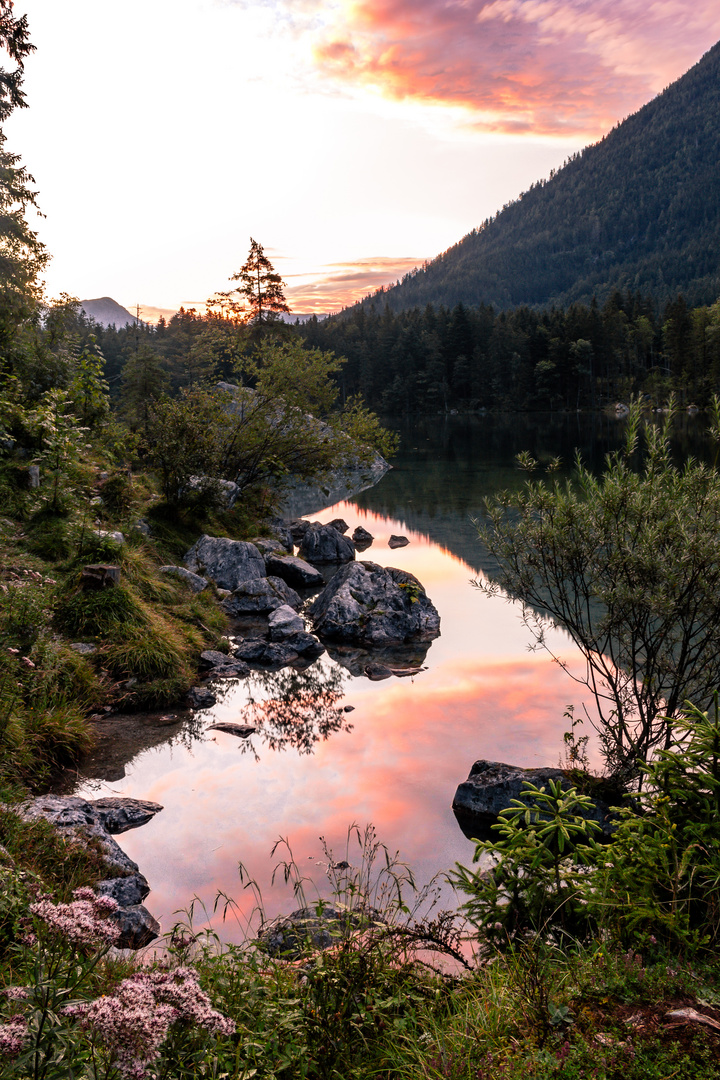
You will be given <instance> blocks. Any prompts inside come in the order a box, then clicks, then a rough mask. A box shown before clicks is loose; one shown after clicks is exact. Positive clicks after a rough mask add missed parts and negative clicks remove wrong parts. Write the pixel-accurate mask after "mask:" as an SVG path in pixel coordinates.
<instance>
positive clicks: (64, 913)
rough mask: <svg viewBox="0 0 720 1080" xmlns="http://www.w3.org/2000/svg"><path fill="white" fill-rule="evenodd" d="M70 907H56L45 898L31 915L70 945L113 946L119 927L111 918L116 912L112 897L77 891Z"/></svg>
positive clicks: (58, 905) (88, 891)
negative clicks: (70, 942) (72, 943)
mask: <svg viewBox="0 0 720 1080" xmlns="http://www.w3.org/2000/svg"><path fill="white" fill-rule="evenodd" d="M73 896H74V898H75V899H74V900H73V901H72V902H71V903H70V904H53V903H52V902H51V901H50V900H48V899H46V898H43V899H40V900H37V901H36V902H35V903H34V904H31V905H30V911H31V912H32V914H33V915H36V916H37V917H38V918H39V919H42V921H43V922H44V923H45V924H46V926H48V927H49V929H50V930H52V931H54V932H55V933H57V934H60V935H61V936H62V937H64V938H65V939H66V940H68V941H72V942H74V943H75V944H77V945H113V944H114V943H115V942H116V941H117V939H118V937H119V936H120V927H119V926H118V925H117V923H115V922H113V921H112V920H111V919H109V918H108V916H111V915H112V914H113V913H114V912H115V911H117V908H118V903H117V900H114V899H113V898H112V897H111V896H98V894H97V893H96V892H93V890H92V889H89V888H87V887H83V888H81V889H75V891H74V893H73Z"/></svg>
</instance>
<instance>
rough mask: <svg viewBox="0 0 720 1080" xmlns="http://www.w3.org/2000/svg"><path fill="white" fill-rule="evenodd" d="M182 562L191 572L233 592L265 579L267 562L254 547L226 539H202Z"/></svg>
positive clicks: (216, 537) (245, 542)
mask: <svg viewBox="0 0 720 1080" xmlns="http://www.w3.org/2000/svg"><path fill="white" fill-rule="evenodd" d="M183 562H184V563H185V566H186V567H187V568H188V570H192V571H193V573H195V574H200V575H201V576H204V577H208V578H210V580H211V581H214V582H215V584H216V585H219V586H220V588H221V589H230V591H231V592H234V591H235V590H236V589H237V588H239V587H240V585H242V584H243V583H244V582H246V581H255V580H259V579H260V578H264V577H265V560H264V559H263V557H262V555H261V554H260V552H259V551H258V549H257V548H256V547H255V545H254V544H249V543H247V541H245V540H228V539H227V537H224V536H201V537H200V539H199V540H198V541H197V543H195V544H193V546H192V547H191V548H190V550H189V551H188V552H187V554H186V555H185V558H184V559H183Z"/></svg>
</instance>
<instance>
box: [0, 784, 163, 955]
mask: <svg viewBox="0 0 720 1080" xmlns="http://www.w3.org/2000/svg"><path fill="white" fill-rule="evenodd" d="M8 809H10V810H12V812H13V813H14V814H17V815H18V816H19V817H22V818H23V819H24V820H25V821H37V820H39V819H43V820H45V821H49V822H50V823H51V824H52V825H53V826H54V828H55V829H57V831H58V832H59V833H60V835H61V836H67V837H68V838H72V839H74V840H80V841H81V842H82V841H86V840H93V841H95V842H97V843H98V844H99V845H100V847H101V849H102V851H103V858H104V861H105V862H106V863H107V864H108V866H110V867H111V868H112V869H113V870H114V871H116V872H117V873H118V874H119V876H117V877H112V878H104V879H103V880H102V881H99V882H98V883H97V884H96V885H95V886H94V889H95V891H96V892H97V893H100V894H102V895H105V896H112V897H113V899H115V900H117V902H118V905H119V907H118V909H117V911H116V912H114V913H113V915H112V916H111V918H112V919H113V920H114V921H115V922H117V923H118V925H119V927H120V937H119V939H118V941H117V943H116V944H117V946H118V948H121V949H141V948H143V947H144V946H145V945H148V944H149V943H150V942H151V941H154V940H155V938H157V937H158V936H159V934H160V924H159V923H158V922H157V921H156V920H155V919H154V918H153V916H152V915H151V914H150V912H149V911H148V910H147V908H146V907H143V905H142V901H143V900H144V899H145V897H146V896H147V894H148V892H149V891H150V889H149V886H148V883H147V881H146V879H145V877H144V876H143V875H142V874H141V873H139V870H138V866H137V863H135V862H133V861H132V859H131V858H130V857H129V856H128V855H126V854H125V852H124V851H123V850H122V849H121V848H120V847H119V846H118V844H117V841H116V840H114V839H113V834H115V833H122V832H127V830H128V829H137V828H139V827H140V826H141V825H145V824H146V822H148V821H150V819H151V818H153V817H154V816H155V814H157V813H159V811H160V810H162V806H160V804H159V803H153V802H148V801H146V800H144V799H126V798H114V797H107V798H103V799H94V800H86V799H81V798H79V797H77V796H74V795H67V796H60V795H41V796H38V797H37V798H35V799H30V800H27V801H26V802H24V803H20V804H18V805H15V806H12V807H9V808H8Z"/></svg>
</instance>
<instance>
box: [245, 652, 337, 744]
mask: <svg viewBox="0 0 720 1080" xmlns="http://www.w3.org/2000/svg"><path fill="white" fill-rule="evenodd" d="M246 688H247V692H248V703H247V705H246V706H245V708H244V709H243V713H242V720H243V723H244V724H248V725H251V726H253V727H255V728H257V731H256V733H255V734H254V735H253V736H252V737H251V738H250V739H248V740H247V742H246V741H243V742H242V743H241V744H240V747H239V748H240V750H242V751H243V752H244V753H247V752H251V753H255V756H256V757H257V753H256V751H255V749H254V747H253V740H257V739H262V741H263V743H264V744H265V745H266V746H267V747H268V749H269V750H285V749H287V748H293V749H295V750H297V751H298V753H300V754H311V753H312V752H313V749H314V747H315V745H316V743H318V742H321V741H324V740H326V739H328V738H329V737H330V736H331V735H334V734H335V732H337V731H352V724H350V723H349V722H348V720H347V717H346V714H345V711H344V709H343V707H342V706H341V705H340V704H339V702H340V701H342V698H343V693H344V678H343V671H342V669H341V668H339V667H337V666H336V665H335V664H328V663H327V662H325V661H323V660H319V661H316V663H314V664H312V665H311V666H310V667H307V668H304V669H302V670H298V669H296V668H282V669H281V670H280V671H255V672H253V674H252V675H251V676H250V678H249V679H248V680H247V682H246Z"/></svg>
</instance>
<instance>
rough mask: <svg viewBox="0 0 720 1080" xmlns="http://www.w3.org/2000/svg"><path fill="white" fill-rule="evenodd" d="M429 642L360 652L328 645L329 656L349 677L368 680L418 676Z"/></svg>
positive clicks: (430, 643) (346, 647) (361, 650)
mask: <svg viewBox="0 0 720 1080" xmlns="http://www.w3.org/2000/svg"><path fill="white" fill-rule="evenodd" d="M431 645H432V642H431V641H422V642H413V643H412V644H410V645H388V646H386V647H385V648H382V649H359V648H355V647H354V646H352V645H328V646H327V650H328V656H329V657H330V658H331V659H332V660H334V661H335V662H336V663H337V664H342V666H343V667H344V668H346V669H347V670H348V671H349V672H350V674H351V675H355V676H356V677H358V676H365V677H366V678H368V679H372V680H375V681H380V680H381V679H385V678H390V677H391V676H393V675H394V676H396V677H397V678H402V677H403V676H412V675H418V674H419V673H420V672H421V671H422V670H424V664H425V661H426V659H427V654H428V649H429V648H430V646H431Z"/></svg>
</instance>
